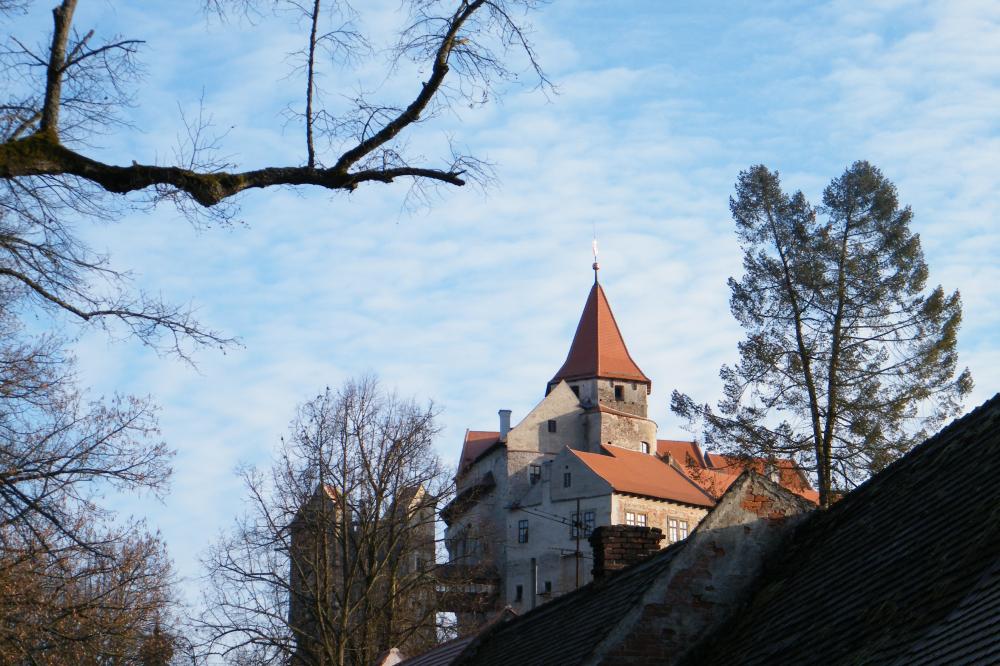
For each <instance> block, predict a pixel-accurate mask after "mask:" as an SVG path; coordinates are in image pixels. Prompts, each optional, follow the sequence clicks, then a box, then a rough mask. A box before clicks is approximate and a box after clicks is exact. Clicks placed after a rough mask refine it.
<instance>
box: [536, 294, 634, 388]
mask: <svg viewBox="0 0 1000 666" xmlns="http://www.w3.org/2000/svg"><path fill="white" fill-rule="evenodd" d="M590 377H603V378H606V379H623V380H628V381H638V382H643V383H645V384H647V385H650V386H651V385H652V382H651V381H650V380H649V377H647V376H646V375H645V374H643V372H642V370H640V369H639V366H638V365H636V363H635V361H633V360H632V357H631V356H630V355H629V353H628V349H627V348H626V347H625V340H624V339H622V334H621V331H620V330H618V323H617V322H616V321H615V316H614V314H612V312H611V306H610V305H608V298H607V296H605V295H604V289H603V288H601V285H600V284H598V283H597V282H595V283H594V287H593V289H591V290H590V295H589V296H588V297H587V303H586V305H584V307H583V314H582V315H581V316H580V323H579V324H577V326H576V334H575V335H574V336H573V344H572V345H570V348H569V354H568V355H567V356H566V362H565V363H563V365H562V367H561V368H559V372H557V373H556V374H555V376H554V377H553V378H552V381H551V382H550V385H551V384H555V383H558V382H559V380H561V379H567V380H573V379H585V378H590Z"/></svg>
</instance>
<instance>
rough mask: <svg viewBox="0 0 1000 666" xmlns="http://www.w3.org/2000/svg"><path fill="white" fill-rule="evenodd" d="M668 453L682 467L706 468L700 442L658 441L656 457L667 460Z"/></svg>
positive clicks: (681, 440)
mask: <svg viewBox="0 0 1000 666" xmlns="http://www.w3.org/2000/svg"><path fill="white" fill-rule="evenodd" d="M668 453H669V454H670V455H671V456H673V457H674V460H676V461H677V462H678V463H679V464H681V465H685V466H686V465H696V466H698V467H704V466H705V456H704V454H703V453H702V452H701V447H700V446H698V442H695V441H688V440H683V439H658V440H656V455H658V456H660V457H661V458H666V457H667V454H668Z"/></svg>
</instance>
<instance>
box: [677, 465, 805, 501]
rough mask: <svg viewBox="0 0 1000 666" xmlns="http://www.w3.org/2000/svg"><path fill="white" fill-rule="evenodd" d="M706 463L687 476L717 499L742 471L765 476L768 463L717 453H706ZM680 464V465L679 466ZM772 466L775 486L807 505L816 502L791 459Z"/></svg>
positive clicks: (689, 471)
mask: <svg viewBox="0 0 1000 666" xmlns="http://www.w3.org/2000/svg"><path fill="white" fill-rule="evenodd" d="M705 461H706V462H707V463H708V467H705V468H701V469H688V467H687V466H685V471H687V472H688V475H689V476H690V477H691V478H692V479H694V480H695V481H697V482H698V483H699V484H700V485H701V486H702V487H703V488H705V490H707V491H708V492H710V493H712V494H713V495H715V496H716V497H719V496H721V495H722V493H724V492H726V490H727V489H728V488H729V486H730V485H731V484H732V483H733V481H735V480H736V479H737V477H739V475H740V474H742V473H743V470H745V469H752V470H753V471H755V472H757V473H758V474H763V475H767V473H768V461H766V460H764V459H762V458H753V459H751V460H743V459H741V458H737V457H735V456H724V455H720V454H718V453H706V454H705ZM682 464H683V463H682ZM774 464H775V466H776V467H777V471H778V480H777V481H778V483H779V484H781V485H782V486H783V487H785V488H787V489H788V490H790V491H792V492H793V493H795V494H796V495H798V496H800V497H804V498H806V499H807V500H809V501H810V502H815V503H819V493H818V492H816V491H815V490H813V489H812V486H810V485H809V482H808V481H807V480H806V478H805V477H804V476H803V474H802V472H801V471H800V470H799V468H798V467H797V466H796V465H795V463H794V462H792V461H791V460H776V461H775V463H774Z"/></svg>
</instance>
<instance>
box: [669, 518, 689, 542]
mask: <svg viewBox="0 0 1000 666" xmlns="http://www.w3.org/2000/svg"><path fill="white" fill-rule="evenodd" d="M677 527H678V526H677V520H676V519H674V518H671V519H670V520H668V521H667V539H668V540H669V541H670V543H677V531H678V530H677ZM685 527H686V525H685Z"/></svg>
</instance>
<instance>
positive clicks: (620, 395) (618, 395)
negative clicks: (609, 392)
mask: <svg viewBox="0 0 1000 666" xmlns="http://www.w3.org/2000/svg"><path fill="white" fill-rule="evenodd" d="M624 400H625V387H624V386H621V385H620V384H619V385H617V386H615V401H616V402H622V401H624Z"/></svg>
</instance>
